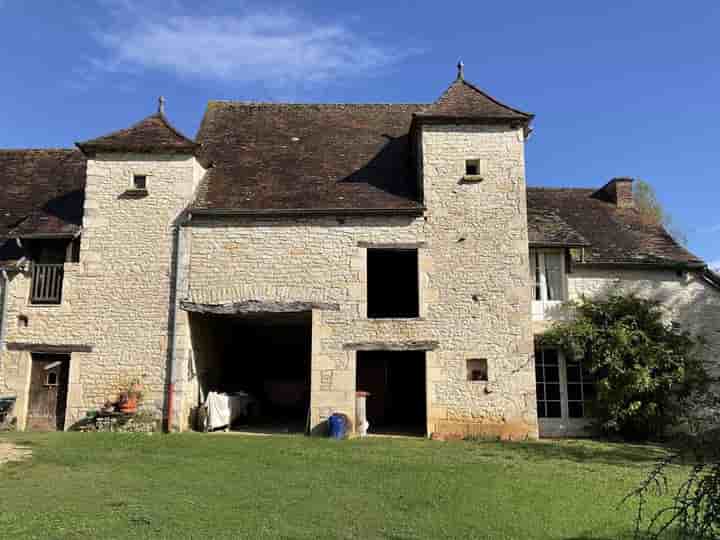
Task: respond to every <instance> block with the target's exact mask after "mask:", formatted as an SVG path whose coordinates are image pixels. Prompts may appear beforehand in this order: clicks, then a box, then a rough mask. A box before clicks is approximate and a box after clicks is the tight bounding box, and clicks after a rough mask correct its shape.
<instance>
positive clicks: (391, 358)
mask: <svg viewBox="0 0 720 540" xmlns="http://www.w3.org/2000/svg"><path fill="white" fill-rule="evenodd" d="M355 382H356V389H357V390H358V391H363V392H368V393H369V396H368V397H367V409H366V410H367V421H368V423H369V425H370V426H369V428H368V432H369V433H386V434H403V435H425V434H426V432H427V420H426V402H427V400H426V397H425V396H426V390H425V351H358V352H357V366H356V381H355Z"/></svg>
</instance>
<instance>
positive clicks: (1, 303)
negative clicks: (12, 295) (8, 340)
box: [0, 270, 10, 355]
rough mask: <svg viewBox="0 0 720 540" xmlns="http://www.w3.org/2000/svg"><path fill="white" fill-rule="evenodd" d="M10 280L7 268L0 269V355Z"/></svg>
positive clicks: (3, 343)
mask: <svg viewBox="0 0 720 540" xmlns="http://www.w3.org/2000/svg"><path fill="white" fill-rule="evenodd" d="M9 285H10V280H9V279H8V275H7V270H0V355H2V352H3V351H4V350H5V328H6V322H7V312H8V298H9V293H8V288H9Z"/></svg>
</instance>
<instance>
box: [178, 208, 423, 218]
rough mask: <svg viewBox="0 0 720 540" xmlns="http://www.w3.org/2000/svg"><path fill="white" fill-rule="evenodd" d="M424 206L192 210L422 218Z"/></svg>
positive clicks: (258, 214) (222, 213)
mask: <svg viewBox="0 0 720 540" xmlns="http://www.w3.org/2000/svg"><path fill="white" fill-rule="evenodd" d="M425 210H426V208H425V207H424V206H418V207H416V208H393V209H388V208H287V209H261V210H246V209H238V208H191V209H190V212H191V214H192V215H197V216H226V217H227V216H255V217H262V216H267V217H296V216H421V215H422V214H423V212H425Z"/></svg>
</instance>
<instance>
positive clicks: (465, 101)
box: [417, 77, 533, 122]
mask: <svg viewBox="0 0 720 540" xmlns="http://www.w3.org/2000/svg"><path fill="white" fill-rule="evenodd" d="M417 116H419V117H434V116H439V117H443V118H454V117H457V118H478V119H509V120H522V121H527V122H529V121H530V120H532V119H533V115H532V114H530V113H526V112H522V111H519V110H517V109H513V108H512V107H509V106H507V105H505V104H504V103H501V102H499V101H498V100H496V99H495V98H493V97H491V96H490V95H488V94H486V93H485V92H483V91H482V90H480V89H479V88H478V87H477V86H475V85H473V84H471V83H469V82H467V81H466V80H465V79H463V78H460V77H458V78H457V79H456V80H455V81H454V82H453V83H452V84H451V85H450V86H449V87H448V89H447V90H445V93H444V94H443V95H442V96H440V98H439V99H438V100H437V101H436V102H435V103H433V104H432V105H429V106H427V107H425V108H423V110H422V111H420V113H419V114H418V115H417Z"/></svg>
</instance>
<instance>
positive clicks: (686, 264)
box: [575, 262, 706, 271]
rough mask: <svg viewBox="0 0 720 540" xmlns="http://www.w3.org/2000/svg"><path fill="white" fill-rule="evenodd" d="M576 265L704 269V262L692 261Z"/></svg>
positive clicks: (578, 264)
mask: <svg viewBox="0 0 720 540" xmlns="http://www.w3.org/2000/svg"><path fill="white" fill-rule="evenodd" d="M575 265H576V266H583V267H586V268H626V269H630V270H678V271H680V270H704V269H705V268H706V265H705V263H702V262H700V263H693V262H675V263H673V262H657V263H632V262H576V263H575Z"/></svg>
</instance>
